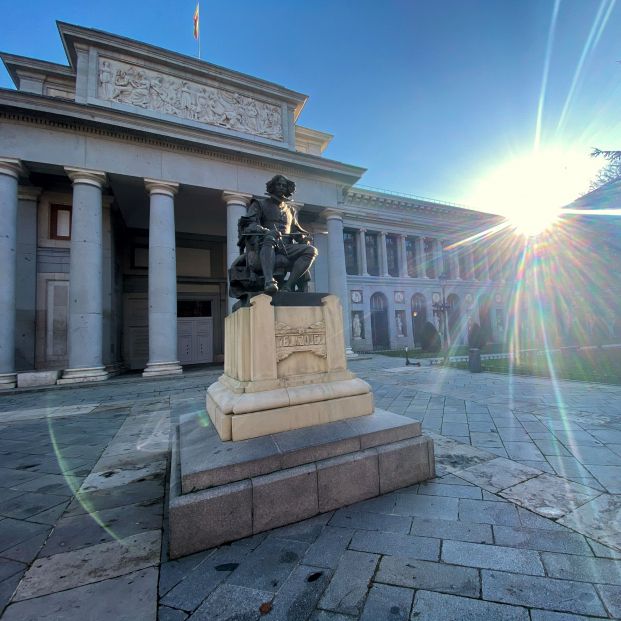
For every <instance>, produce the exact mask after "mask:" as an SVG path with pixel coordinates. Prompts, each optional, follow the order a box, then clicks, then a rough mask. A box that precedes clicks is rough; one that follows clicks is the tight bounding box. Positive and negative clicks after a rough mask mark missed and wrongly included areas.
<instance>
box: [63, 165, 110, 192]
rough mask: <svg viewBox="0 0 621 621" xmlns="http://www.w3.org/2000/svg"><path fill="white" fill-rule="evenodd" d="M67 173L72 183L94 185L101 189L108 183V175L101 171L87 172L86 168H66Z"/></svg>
mask: <svg viewBox="0 0 621 621" xmlns="http://www.w3.org/2000/svg"><path fill="white" fill-rule="evenodd" d="M65 172H66V173H67V176H68V177H69V179H71V182H72V183H73V184H74V185H75V184H76V183H83V184H85V185H94V186H95V187H96V188H99V189H101V188H102V187H103V186H104V185H105V183H106V173H105V172H102V171H100V170H86V169H85V168H70V167H68V166H65Z"/></svg>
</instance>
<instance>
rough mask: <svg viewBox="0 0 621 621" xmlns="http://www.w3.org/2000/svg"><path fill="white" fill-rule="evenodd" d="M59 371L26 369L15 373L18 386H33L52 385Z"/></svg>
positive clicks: (56, 379)
mask: <svg viewBox="0 0 621 621" xmlns="http://www.w3.org/2000/svg"><path fill="white" fill-rule="evenodd" d="M59 375H60V371H27V372H24V373H18V374H17V387H18V388H31V387H33V386H53V385H54V384H55V383H56V382H57V381H58V376H59Z"/></svg>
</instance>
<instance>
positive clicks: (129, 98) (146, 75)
mask: <svg viewBox="0 0 621 621" xmlns="http://www.w3.org/2000/svg"><path fill="white" fill-rule="evenodd" d="M98 84H99V90H98V93H99V97H100V98H102V99H105V100H107V101H117V102H119V103H124V104H130V105H132V106H138V107H139V108H144V109H146V110H154V111H157V112H163V113H165V114H173V115H175V116H178V117H180V118H184V119H191V120H193V121H199V122H201V123H206V124H208V125H215V126H219V127H226V128H227V129H234V130H237V131H240V132H244V133H247V134H254V135H256V136H265V137H266V138H272V139H273V140H282V139H283V132H282V117H281V110H280V107H279V106H275V105H273V104H269V103H266V102H264V101H259V100H258V99H254V98H252V97H247V96H246V95H241V94H240V93H235V92H233V91H228V90H224V89H221V88H216V87H213V86H204V85H202V84H198V83H196V82H190V81H188V80H182V79H180V78H175V77H173V76H171V75H167V74H164V73H159V72H156V71H151V70H149V69H143V68H142V67H138V66H135V65H130V64H128V63H123V62H119V61H115V60H109V59H107V58H100V59H99V80H98Z"/></svg>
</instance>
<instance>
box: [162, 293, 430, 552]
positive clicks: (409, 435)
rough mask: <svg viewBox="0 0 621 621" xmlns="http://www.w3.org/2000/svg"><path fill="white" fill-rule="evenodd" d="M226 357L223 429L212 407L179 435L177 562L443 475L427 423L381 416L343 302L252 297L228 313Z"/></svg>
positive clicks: (216, 394) (172, 500)
mask: <svg viewBox="0 0 621 621" xmlns="http://www.w3.org/2000/svg"><path fill="white" fill-rule="evenodd" d="M224 359H225V363H224V374H223V375H222V376H221V377H220V379H219V380H218V381H217V382H216V383H215V384H213V385H211V386H210V387H209V389H208V391H207V411H208V412H209V417H210V419H211V421H212V422H213V424H210V421H209V420H208V419H207V416H206V415H205V414H204V412H201V413H199V414H196V413H192V414H188V415H185V416H182V417H181V418H180V424H179V425H178V426H177V427H176V428H175V434H174V438H173V448H172V457H171V475H170V483H169V494H168V497H169V513H168V515H169V535H170V536H169V546H170V557H171V558H177V557H179V556H184V555H186V554H192V553H194V552H199V551H200V550H206V549H207V548H211V547H214V546H218V545H220V544H222V543H226V542H228V541H233V540H235V539H241V538H243V537H248V536H250V535H253V534H256V533H260V532H263V531H266V530H269V529H271V528H277V527H279V526H283V525H285V524H291V523H292V522H297V521H299V520H304V519H307V518H310V517H312V516H314V515H317V514H318V513H323V512H326V511H333V510H335V509H338V508H339V507H343V506H345V505H348V504H352V503H354V502H358V501H361V500H366V499H368V498H373V497H374V496H378V495H379V494H385V493H387V492H391V491H394V490H396V489H400V488H403V487H406V486H408V485H413V484H415V483H418V482H419V481H424V480H425V479H428V478H430V477H433V476H434V474H435V470H434V457H433V442H432V440H431V439H430V438H427V437H425V436H424V435H422V434H421V426H420V423H419V422H418V421H414V420H412V419H410V418H407V417H405V416H400V415H398V414H393V413H391V412H387V411H384V410H378V409H375V410H374V408H373V395H372V393H371V389H370V387H369V385H368V384H367V383H366V382H364V381H362V380H361V379H359V378H357V377H356V376H355V375H354V374H353V373H350V372H349V371H348V370H347V367H346V362H345V360H346V358H345V344H344V339H343V317H342V310H341V304H340V302H339V299H338V298H337V297H336V296H334V295H328V294H317V293H313V294H302V293H291V294H285V293H279V294H276V295H275V296H273V297H272V298H270V297H269V296H266V295H263V294H261V295H258V296H256V297H253V298H251V299H250V300H249V303H248V305H246V306H241V307H240V308H237V309H236V310H235V312H233V313H232V314H231V315H230V316H229V317H227V318H226V324H225V353H224ZM231 440H233V442H231ZM235 440H238V441H235Z"/></svg>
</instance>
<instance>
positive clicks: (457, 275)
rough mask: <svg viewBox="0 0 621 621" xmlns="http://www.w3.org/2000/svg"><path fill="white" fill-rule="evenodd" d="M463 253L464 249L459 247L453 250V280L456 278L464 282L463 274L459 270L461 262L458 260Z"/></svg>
mask: <svg viewBox="0 0 621 621" xmlns="http://www.w3.org/2000/svg"><path fill="white" fill-rule="evenodd" d="M463 251H464V249H463V248H462V247H461V246H458V247H457V248H456V249H455V266H456V267H455V278H457V280H465V278H464V277H465V274H463V273H462V269H461V264H462V261H460V260H459V259H460V257H462V256H463Z"/></svg>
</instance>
